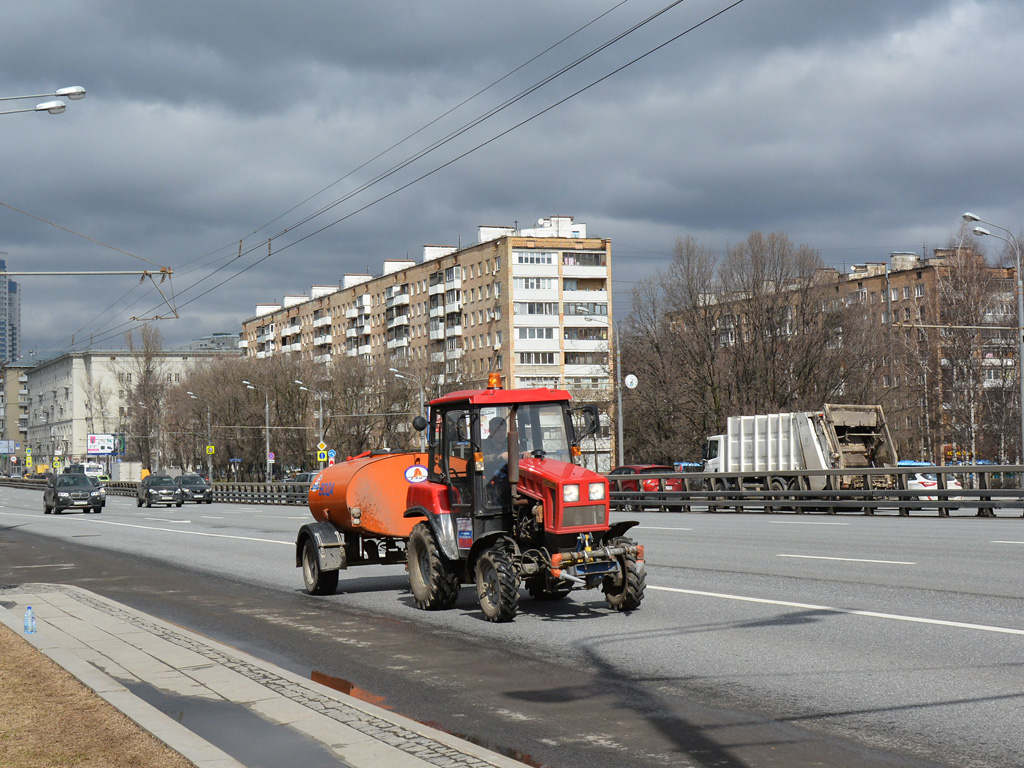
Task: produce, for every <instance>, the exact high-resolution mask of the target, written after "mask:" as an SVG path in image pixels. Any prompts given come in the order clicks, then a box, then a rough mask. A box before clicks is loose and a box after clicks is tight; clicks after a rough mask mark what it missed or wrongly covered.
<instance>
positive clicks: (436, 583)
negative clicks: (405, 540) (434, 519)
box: [408, 523, 459, 611]
mask: <svg viewBox="0 0 1024 768" xmlns="http://www.w3.org/2000/svg"><path fill="white" fill-rule="evenodd" d="M408 563H409V590H410V591H411V592H412V599H413V600H414V601H415V602H416V607H417V608H420V609H421V610H424V611H443V610H446V609H448V608H451V607H452V606H453V605H455V601H456V600H457V599H458V597H459V576H458V574H457V573H456V572H455V569H454V567H453V566H452V564H451V563H449V561H448V560H446V559H445V557H444V555H442V554H441V548H440V547H439V546H438V545H437V540H436V539H435V538H434V533H433V531H431V530H430V525H429V524H428V523H416V525H415V526H414V527H413V529H412V533H410V534H409V548H408Z"/></svg>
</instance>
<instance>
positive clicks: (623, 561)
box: [602, 538, 647, 611]
mask: <svg viewBox="0 0 1024 768" xmlns="http://www.w3.org/2000/svg"><path fill="white" fill-rule="evenodd" d="M611 544H612V546H617V545H631V544H633V541H632V540H631V539H624V538H619V539H614V540H613V541H612V542H611ZM619 568H620V572H619V574H618V575H617V576H605V579H604V584H603V585H602V589H603V591H604V599H605V602H607V603H608V605H609V606H610V607H612V608H614V609H615V610H616V611H634V610H636V609H637V608H639V607H640V601H641V600H643V599H644V590H645V589H646V588H647V570H646V569H645V568H644V566H643V564H642V563H639V562H637V559H636V556H635V555H622V556H620V557H619Z"/></svg>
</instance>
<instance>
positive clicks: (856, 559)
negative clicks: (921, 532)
mask: <svg viewBox="0 0 1024 768" xmlns="http://www.w3.org/2000/svg"><path fill="white" fill-rule="evenodd" d="M776 557H798V558H800V559H801V560H840V561H842V562H844V563H884V564H886V565H917V563H908V562H906V561H904V560H863V559H861V558H859V557H824V556H823V555H776Z"/></svg>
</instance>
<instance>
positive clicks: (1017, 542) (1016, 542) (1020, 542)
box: [992, 541, 1024, 544]
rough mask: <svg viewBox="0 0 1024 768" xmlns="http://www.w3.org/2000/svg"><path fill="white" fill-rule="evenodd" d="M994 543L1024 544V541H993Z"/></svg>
mask: <svg viewBox="0 0 1024 768" xmlns="http://www.w3.org/2000/svg"><path fill="white" fill-rule="evenodd" d="M992 543H993V544H1024V541H993V542H992Z"/></svg>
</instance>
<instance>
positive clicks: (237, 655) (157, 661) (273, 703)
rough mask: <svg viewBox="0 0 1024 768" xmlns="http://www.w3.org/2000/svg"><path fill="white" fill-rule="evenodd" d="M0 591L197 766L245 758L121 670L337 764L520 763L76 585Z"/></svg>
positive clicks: (106, 694)
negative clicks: (309, 746)
mask: <svg viewBox="0 0 1024 768" xmlns="http://www.w3.org/2000/svg"><path fill="white" fill-rule="evenodd" d="M0 600H2V601H5V602H7V603H8V605H10V604H11V603H13V604H14V606H13V607H12V608H9V609H8V608H4V607H3V606H0V621H3V623H4V624H5V625H7V626H8V627H10V628H11V629H12V630H13V631H15V632H17V633H18V634H21V633H22V631H23V626H22V621H21V614H22V613H23V612H24V610H25V606H26V605H32V606H33V607H34V608H35V609H36V614H37V617H38V618H37V621H38V626H39V631H38V632H37V634H35V635H24V634H22V637H24V638H26V639H27V640H28V641H29V643H31V644H32V645H33V646H35V647H36V648H38V649H39V650H40V651H41V652H42V653H44V654H46V655H47V656H49V657H50V658H51V659H53V661H54V662H56V663H57V664H59V665H60V666H61V667H63V668H64V669H66V670H67V671H68V672H69V673H71V674H72V675H73V676H75V677H76V678H77V679H78V680H80V681H81V682H82V683H83V684H85V685H86V686H88V687H89V688H90V689H92V690H94V691H96V693H97V694H98V695H99V696H101V697H102V698H103V699H105V700H106V701H108V702H110V703H111V704H112V705H113V706H114V707H116V708H117V709H118V710H119V711H121V712H123V713H124V714H125V715H126V716H128V717H129V718H131V719H132V720H134V721H135V722H136V723H138V724H139V725H140V726H141V727H143V728H144V729H145V730H147V731H149V732H150V733H152V734H153V735H154V736H155V737H156V738H158V739H160V740H161V741H162V742H164V743H165V744H167V745H168V746H169V747H170V748H171V749H174V750H175V751H177V752H179V753H181V754H182V755H183V756H185V757H186V758H188V759H189V760H191V761H192V762H193V763H195V764H196V766H197V767H198V768H246V766H245V764H244V763H243V762H239V761H238V759H236V758H235V757H232V756H231V755H230V754H228V752H226V751H224V750H223V749H221V748H220V747H219V746H217V744H215V743H211V742H210V741H208V740H207V739H205V738H203V737H201V736H200V735H197V734H196V733H194V732H193V731H191V730H189V728H187V727H185V726H184V725H183V724H181V723H178V722H176V721H175V720H174V719H172V718H171V717H169V716H168V715H167V714H165V713H164V712H161V711H160V710H159V709H157V708H156V707H154V706H152V705H150V704H149V703H147V702H146V701H144V700H142V699H141V698H139V697H138V696H136V695H134V694H133V693H132V692H131V691H130V690H129V689H128V688H127V687H126V686H125V685H124V684H122V683H121V682H119V679H121V680H125V681H128V684H129V685H131V684H133V683H134V682H138V683H140V684H143V685H147V686H151V687H152V688H154V689H158V690H162V691H168V692H171V693H173V695H175V696H177V697H179V698H180V697H185V698H190V697H194V698H192V700H195V701H199V700H202V701H207V702H209V701H216V702H217V703H218V704H219V705H227V706H232V707H237V708H239V711H241V709H244V710H245V712H246V713H247V714H248V715H255V716H258V717H259V718H261V719H262V721H265V722H266V723H267V725H268V726H271V727H268V728H267V729H265V731H264V733H265V734H266V738H268V739H270V738H278V737H280V736H281V735H287V736H288V738H291V739H302V740H305V741H308V742H310V743H313V742H315V743H316V744H317V745H318V747H317V748H318V749H320V748H322V749H324V750H326V751H327V752H329V753H331V754H333V755H334V756H335V757H336V758H337V760H338V765H339V766H349V767H350V768H377V767H378V766H382V765H388V766H399V767H400V768H424V767H425V766H458V767H460V768H462V767H464V768H522V763H520V762H518V761H517V760H514V759H512V758H508V757H504V756H502V755H499V754H497V753H494V752H491V751H490V750H487V749H485V748H482V747H478V746H476V745H475V744H471V743H470V742H467V741H464V740H462V739H459V738H458V737H455V736H452V735H450V734H447V733H444V732H442V731H438V730H436V729H434V728H431V727H429V726H426V725H423V724H421V723H418V722H416V721H414V720H410V719H409V718H406V717H403V716H401V715H397V714H395V713H394V712H390V711H388V710H385V709H382V708H381V707H377V706H374V705H373V704H369V703H367V702H364V701H361V700H358V699H355V698H352V697H351V696H347V695H345V694H343V693H340V692H338V691H336V690H334V689H332V688H329V687H327V686H325V685H322V684H320V683H316V682H314V681H312V680H309V679H307V678H303V677H301V676H299V675H296V674H294V673H292V672H289V671H287V670H284V669H281V668H279V667H276V666H274V665H272V664H268V663H267V662H264V661H262V660H260V659H257V658H255V657H253V656H251V655H249V654H247V653H245V652H243V651H240V650H238V649H235V648H232V647H230V646H227V645H224V644H222V643H218V642H216V641H214V640H211V639H210V638H207V637H204V636H202V635H199V634H196V633H194V632H191V631H189V630H187V629H184V628H182V627H179V626H176V625H173V624H170V623H168V622H164V621H162V620H160V619H157V618H155V617H153V616H149V615H147V614H144V613H141V612H139V611H135V610H134V609H131V608H129V607H127V606H124V605H122V604H120V603H116V602H114V601H112V600H108V599H106V598H104V597H101V596H99V595H96V594H95V593H93V592H89V591H88V590H85V589H82V588H80V587H73V586H66V585H54V584H23V585H20V586H17V587H8V588H5V589H0ZM282 728H284V729H288V730H287V731H282V730H280V729H282ZM272 734H275V735H272ZM214 741H216V738H214Z"/></svg>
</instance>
